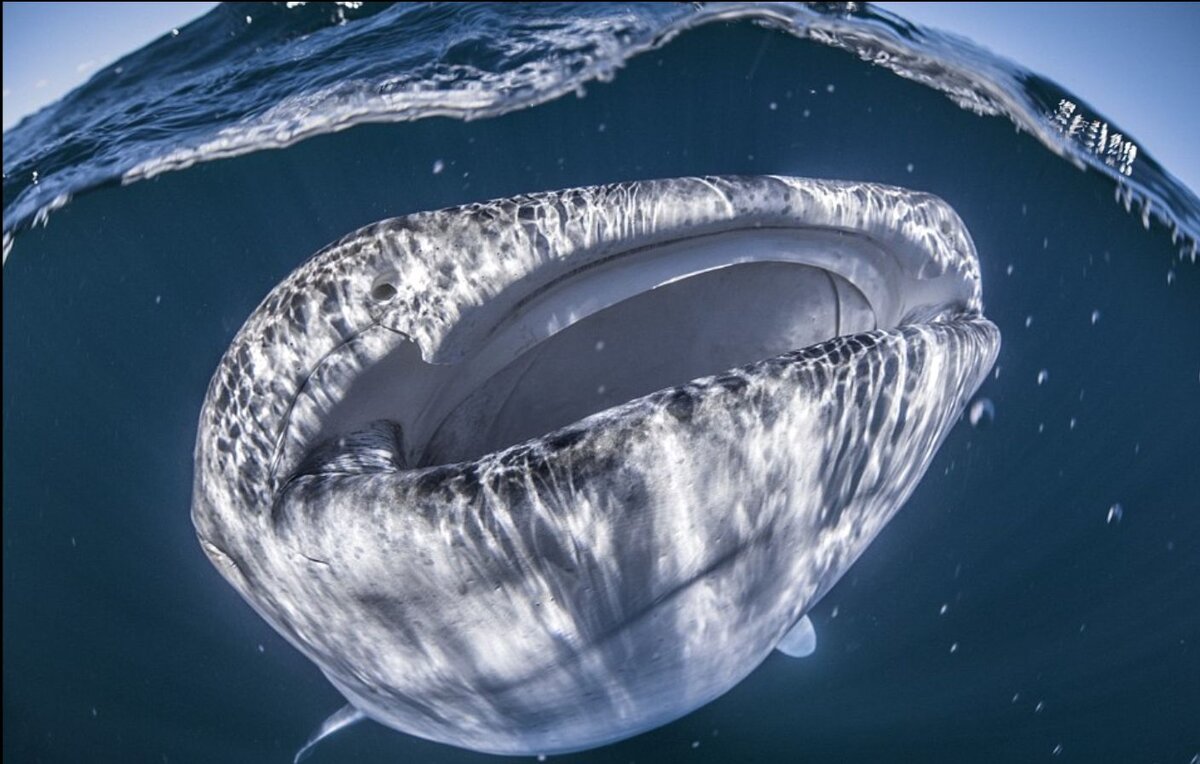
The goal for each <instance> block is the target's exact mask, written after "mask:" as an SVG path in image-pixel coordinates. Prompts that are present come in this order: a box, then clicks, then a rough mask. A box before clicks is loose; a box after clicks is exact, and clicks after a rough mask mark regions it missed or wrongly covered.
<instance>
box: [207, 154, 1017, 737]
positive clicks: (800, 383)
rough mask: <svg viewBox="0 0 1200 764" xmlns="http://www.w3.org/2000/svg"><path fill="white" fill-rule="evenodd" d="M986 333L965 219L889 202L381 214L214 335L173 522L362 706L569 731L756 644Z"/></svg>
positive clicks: (480, 728)
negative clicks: (228, 338)
mask: <svg viewBox="0 0 1200 764" xmlns="http://www.w3.org/2000/svg"><path fill="white" fill-rule="evenodd" d="M998 345H999V334H998V332H997V330H996V329H995V327H994V326H993V325H992V324H991V323H989V322H988V321H986V320H985V319H984V318H983V317H982V315H981V291H980V279H979V267H978V261H977V258H976V254H975V250H974V247H973V245H972V243H971V241H970V237H969V236H968V235H967V232H966V230H965V228H964V226H963V224H962V222H961V221H960V220H959V218H958V216H957V215H955V213H954V212H953V211H952V210H951V209H950V208H949V207H948V206H947V205H946V204H945V203H944V202H942V201H941V200H939V199H937V198H935V197H932V196H929V195H925V194H920V193H915V192H911V191H907V190H903V189H898V188H892V187H886V186H879V185H873V184H861V183H844V182H833V181H815V180H805V179H797V178H789V177H717V178H682V179H676V180H664V181H646V182H636V183H625V184H618V185H612V186H602V187H595V188H584V189H574V190H568V191H562V192H553V193H543V194H534V195H529V196H522V197H516V198H512V199H503V200H499V201H495V202H489V203H485V204H475V205H467V206H464V207H459V208H454V209H449V210H442V211H438V212H430V213H420V214H416V215H411V216H408V217H405V218H399V219H394V220H388V221H383V222H381V223H378V224H375V225H373V226H369V227H367V228H364V229H362V230H360V231H357V232H355V233H354V234H351V235H350V236H348V237H346V238H345V239H343V240H341V241H340V242H337V243H336V244H334V245H332V246H330V247H329V248H327V249H326V250H324V251H323V252H321V253H319V254H318V255H316V256H315V257H314V258H313V259H312V260H310V261H309V262H308V263H306V264H305V265H303V266H301V267H300V268H299V269H298V270H297V271H296V272H295V273H293V274H292V275H291V276H290V277H289V278H288V279H287V280H285V281H284V282H283V283H281V284H280V285H279V286H278V287H277V288H276V289H275V290H274V291H273V292H272V293H271V294H270V295H269V296H268V297H267V299H266V300H265V301H264V302H263V304H262V305H261V306H260V307H259V309H258V310H257V311H256V312H255V314H254V315H253V316H251V318H250V319H249V320H248V321H247V323H246V325H245V326H244V327H243V329H242V330H241V332H240V333H239V334H238V336H237V337H236V338H235V340H234V342H233V344H232V346H231V347H230V349H229V351H228V353H227V354H226V356H225V358H224V359H223V360H222V362H221V366H220V368H219V369H218V371H217V373H216V375H215V376H214V378H213V382H212V385H211V386H210V389H209V393H208V397H207V399H206V401H205V404H204V409H203V411H202V414H201V422H200V433H199V437H198V439H197V448H196V484H195V496H194V502H193V520H194V522H195V524H196V528H197V532H198V534H199V536H200V538H201V541H202V543H203V545H204V548H205V550H206V551H207V552H208V554H209V556H210V557H211V558H212V559H213V560H214V562H215V563H216V564H217V566H218V567H219V568H220V569H221V570H222V572H223V573H224V574H225V575H226V577H227V578H228V579H229V580H230V581H231V582H232V583H233V584H234V585H235V586H236V587H237V588H238V590H239V591H240V592H241V593H242V595H243V596H244V597H246V598H247V600H249V601H250V602H251V603H252V604H253V605H254V606H255V607H256V608H257V609H258V611H259V612H260V613H262V614H263V615H264V617H266V618H267V619H268V620H269V621H270V622H271V623H272V624H273V625H274V626H275V627H276V628H277V629H279V630H280V632H281V633H283V634H284V635H285V636H287V637H288V638H289V639H290V640H291V641H292V642H293V643H294V644H296V645H297V646H298V647H299V648H300V649H301V650H303V651H304V652H305V653H306V654H307V655H308V656H309V657H310V658H312V659H313V660H314V661H315V662H316V663H317V664H318V665H319V666H320V667H321V668H322V670H323V671H324V672H325V674H326V675H327V676H328V677H329V678H330V680H331V681H333V682H334V684H335V685H336V686H337V687H338V688H339V689H340V690H341V691H342V692H343V693H344V694H345V695H346V696H347V697H348V698H349V699H350V700H351V702H352V703H353V704H354V706H355V707H357V708H358V709H360V710H361V711H362V712H363V713H365V714H366V715H368V716H370V717H372V718H375V719H377V720H378V721H381V722H383V723H386V724H389V725H391V726H394V727H396V728H398V729H402V730H405V731H408V732H411V733H413V734H417V735H421V736H424V737H428V738H432V739H435V740H441V741H444V742H449V743H452V744H456V745H461V746H465V747H469V748H473V749H477V750H485V751H493V752H500V753H538V752H555V751H566V750H573V749H579V748H585V747H589V746H593V745H597V744H601V743H604V742H608V741H611V740H615V739H619V738H621V737H625V736H628V735H631V734H634V733H636V732H638V731H641V730H644V729H647V728H649V727H652V726H656V725H658V724H661V723H664V722H666V721H669V720H670V719H673V718H676V717H678V716H680V715H682V714H684V713H686V712H687V711H689V710H691V709H693V708H695V707H697V706H698V705H700V704H702V703H704V702H707V701H708V700H711V699H712V698H714V697H716V696H717V695H719V694H720V693H722V692H724V691H725V690H727V689H729V688H730V687H731V686H732V685H733V684H734V683H736V682H737V681H738V680H740V679H741V678H742V677H743V676H745V675H746V673H748V672H749V671H750V670H752V669H753V668H754V667H755V666H756V665H757V664H758V663H759V662H761V660H762V659H763V657H764V656H765V655H766V654H767V652H768V651H769V650H771V649H772V648H773V647H774V646H775V645H776V644H777V643H778V642H779V641H780V638H781V637H782V636H783V635H784V633H785V632H787V630H788V629H789V628H790V627H791V626H792V625H793V624H794V623H795V622H796V621H797V620H798V619H799V618H800V617H801V616H802V615H803V614H804V612H805V611H806V610H807V609H808V608H810V607H811V606H812V604H813V603H814V602H816V601H817V599H819V597H820V596H821V595H822V594H823V593H824V592H825V591H827V590H828V589H829V587H830V586H832V585H833V583H835V582H836V581H837V579H838V578H839V577H840V576H841V574H842V573H843V572H844V571H845V569H846V568H847V567H848V566H849V565H850V563H851V562H853V560H854V559H855V558H856V557H857V556H858V555H859V554H860V553H861V552H862V550H863V549H864V548H865V547H866V545H867V544H868V543H869V542H870V540H871V539H872V538H873V537H874V536H875V534H876V533H877V532H878V531H879V530H880V529H881V528H882V527H883V525H884V524H885V523H886V522H887V520H888V519H889V518H890V517H891V516H892V514H893V513H894V512H895V511H896V510H897V509H898V508H899V506H900V505H901V504H902V503H903V501H904V500H905V499H906V498H907V496H908V495H909V494H910V493H911V491H912V489H913V488H914V486H915V485H916V482H917V481H918V480H919V478H920V476H921V475H922V474H923V473H924V471H925V469H926V467H927V466H928V464H929V461H930V460H931V458H932V456H933V454H934V452H935V451H936V448H937V446H938V444H939V443H940V442H941V440H942V439H943V438H944V436H945V434H946V433H947V432H948V431H949V429H950V427H951V426H952V425H953V423H954V422H955V421H956V419H957V418H958V416H959V414H960V413H961V410H962V407H963V405H964V404H965V402H966V400H967V399H968V398H969V396H970V395H971V394H972V393H973V392H974V390H975V388H976V387H977V386H978V384H979V383H980V381H981V380H982V379H983V377H984V375H986V373H987V371H988V369H990V367H991V365H992V363H993V361H994V358H995V355H996V352H997V349H998Z"/></svg>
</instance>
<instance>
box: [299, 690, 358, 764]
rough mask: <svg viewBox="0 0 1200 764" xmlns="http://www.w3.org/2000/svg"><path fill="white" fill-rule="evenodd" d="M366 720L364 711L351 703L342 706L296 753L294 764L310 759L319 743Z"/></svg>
mask: <svg viewBox="0 0 1200 764" xmlns="http://www.w3.org/2000/svg"><path fill="white" fill-rule="evenodd" d="M366 718H367V715H366V714H364V713H363V712H362V711H359V710H358V709H357V708H355V707H354V706H352V705H350V704H349V703H347V704H346V705H344V706H342V707H341V708H339V709H338V710H337V711H334V712H333V713H332V714H331V715H330V716H329V718H328V719H326V720H325V721H324V722H322V723H321V726H320V727H318V728H317V731H316V732H314V733H313V734H312V737H310V738H309V739H308V742H306V743H305V744H304V747H303V748H301V749H300V750H299V751H296V758H294V759H292V764H299V762H301V761H303V760H304V759H306V758H308V755H309V754H310V753H312V750H313V748H314V747H316V745H317V743H319V742H321V741H322V740H324V739H325V738H327V737H329V736H330V735H332V734H333V733H335V732H337V731H338V730H341V729H344V728H346V727H349V726H350V725H351V724H354V723H355V722H360V721H362V720H363V719H366Z"/></svg>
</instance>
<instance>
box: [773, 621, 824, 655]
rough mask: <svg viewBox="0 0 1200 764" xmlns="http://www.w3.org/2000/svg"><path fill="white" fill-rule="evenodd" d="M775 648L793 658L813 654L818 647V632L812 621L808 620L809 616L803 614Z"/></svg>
mask: <svg viewBox="0 0 1200 764" xmlns="http://www.w3.org/2000/svg"><path fill="white" fill-rule="evenodd" d="M775 649H776V650H778V651H779V652H781V653H783V654H784V655H790V656H791V657H793V658H807V657H808V656H810V655H812V654H813V651H814V650H816V649H817V632H816V630H815V629H813V625H812V621H810V620H808V616H801V617H800V620H799V621H796V625H795V626H793V627H792V628H791V629H790V630H789V631H788V633H787V634H784V635H783V639H781V640H779V644H778V645H776V646H775Z"/></svg>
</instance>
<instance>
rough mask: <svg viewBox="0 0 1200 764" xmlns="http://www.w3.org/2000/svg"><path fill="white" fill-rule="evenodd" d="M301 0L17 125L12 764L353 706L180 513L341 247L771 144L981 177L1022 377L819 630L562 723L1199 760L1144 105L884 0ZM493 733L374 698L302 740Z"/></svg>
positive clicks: (966, 751)
mask: <svg viewBox="0 0 1200 764" xmlns="http://www.w3.org/2000/svg"><path fill="white" fill-rule="evenodd" d="M286 5H298V6H299V7H293V8H288V7H286ZM286 5H285V4H274V5H249V6H238V7H231V6H222V7H219V8H217V9H216V10H214V11H213V12H212V13H210V14H209V15H207V16H205V17H204V18H202V19H199V20H197V21H196V22H194V23H193V24H191V25H189V26H187V27H184V28H181V29H180V30H178V34H177V35H176V34H168V35H167V36H165V37H164V38H162V39H161V40H159V41H156V42H155V43H153V44H151V45H149V46H147V47H146V48H144V49H142V50H140V51H138V52H135V53H133V54H131V55H130V56H128V57H126V58H125V59H123V60H122V61H119V62H117V63H116V64H114V65H112V66H110V67H108V68H107V69H105V70H103V71H101V72H99V73H98V74H97V76H96V77H95V78H93V79H92V80H91V81H90V82H89V83H88V84H87V85H85V86H84V87H82V88H81V89H79V90H78V91H75V92H74V93H72V94H71V95H69V96H68V97H66V98H65V99H64V100H63V101H61V102H59V103H58V104H55V105H53V106H51V107H49V108H48V109H46V110H44V111H42V112H40V113H39V114H37V115H34V116H32V117H30V118H28V119H26V120H25V121H24V122H22V123H21V124H19V125H18V126H17V127H15V128H13V129H12V130H10V131H9V132H7V133H6V134H5V135H4V253H5V264H4V464H3V466H4V475H5V480H4V505H3V512H4V521H3V522H4V526H3V530H4V555H3V570H4V611H3V615H4V626H3V629H4V631H3V637H4V744H3V745H4V758H5V760H8V761H18V762H20V761H30V762H38V761H41V762H57V761H64V762H76V761H114V762H125V761H165V762H191V761H197V762H200V761H204V762H210V761H229V762H240V761H256V762H261V761H290V760H291V757H292V755H293V754H294V753H295V751H296V749H297V748H298V747H299V746H300V744H302V743H303V741H304V740H305V739H306V738H307V736H308V735H309V733H310V732H311V731H312V730H313V729H314V728H315V727H316V725H317V724H318V723H319V722H320V720H322V719H323V718H324V717H325V716H327V715H328V714H329V713H331V712H332V711H333V710H335V709H336V708H338V707H339V706H340V705H341V704H342V702H343V701H342V699H341V698H340V696H339V695H338V694H337V692H336V691H335V690H334V689H333V688H332V687H331V686H330V685H329V684H328V683H327V682H326V681H325V679H324V678H323V677H322V676H321V674H320V673H319V671H318V670H317V668H316V667H315V666H313V665H312V664H311V663H309V662H308V661H307V660H306V659H305V658H303V656H301V655H300V654H299V653H298V652H297V651H295V650H294V649H293V648H292V647H291V646H289V645H288V644H287V643H286V642H285V641H284V640H283V639H282V638H281V637H279V636H278V635H276V634H275V632H274V631H272V629H271V628H270V627H269V626H268V625H267V624H266V623H265V622H264V621H263V620H262V619H260V618H259V617H258V616H257V615H256V614H255V613H254V612H253V611H252V610H251V609H250V608H249V607H248V606H247V605H246V604H245V603H244V602H243V601H242V600H241V599H240V598H239V597H238V595H237V594H236V593H235V592H234V591H233V590H232V589H231V588H230V587H229V586H228V585H226V584H225V582H224V581H223V580H222V579H221V578H220V576H219V574H218V573H217V572H216V571H215V570H214V569H213V568H212V566H211V565H210V564H209V562H208V561H207V559H206V558H205V557H204V555H203V553H202V552H201V550H200V548H199V545H198V543H197V542H196V539H195V535H194V531H193V529H192V525H191V522H190V519H189V505H190V500H191V488H192V449H193V445H194V443H195V437H196V422H197V415H198V412H199V407H200V403H201V401H202V399H203V396H204V393H205V390H206V387H207V385H208V381H209V379H210V377H211V375H212V372H213V370H214V369H215V367H216V364H217V361H218V359H219V358H220V356H221V354H222V353H223V352H224V350H225V348H226V347H228V345H229V342H230V340H231V339H232V337H233V335H234V333H235V332H236V331H237V329H238V328H239V327H240V325H241V324H242V322H243V321H244V320H245V318H246V317H247V316H248V315H249V314H250V313H251V312H252V311H253V310H254V308H255V307H256V306H257V304H258V302H259V301H260V300H261V299H262V297H263V296H264V295H265V294H266V293H267V291H268V290H269V289H270V288H271V287H273V286H274V285H275V284H276V283H278V282H279V281H280V280H281V279H282V278H283V277H284V276H286V275H287V274H288V273H289V272H290V271H291V270H292V269H293V268H295V267H296V266H297V265H299V264H300V263H301V262H302V261H303V260H304V259H305V258H307V257H308V256H309V255H310V254H312V253H313V252H315V251H317V250H318V249H320V248H321V247H322V246H324V245H325V244H327V243H329V242H330V241H333V240H335V239H337V238H339V237H341V236H343V235H344V234H346V233H348V232H350V231H352V230H354V229H355V228H357V227H359V226H362V225H365V224H367V223H371V222H374V221H377V220H379V219H382V218H385V217H389V216H394V215H400V214H405V213H409V212H413V211H418V210H426V209H436V208H440V207H444V206H448V205H452V204H459V203H463V202H470V201H478V200H484V199H490V198H496V197H501V196H509V195H513V194H518V193H524V192H529V191H538V190H548V189H559V188H567V187H571V186H579V185H588V184H596V183H606V182H614V181H623V180H632V179H649V178H660V177H673V176H681V175H702V174H762V173H778V174H789V175H799V176H808V177H818V178H842V179H851V180H869V181H877V182H882V183H890V184H896V185H901V186H905V187H908V188H913V189H919V190H923V191H929V192H932V193H935V194H937V195H939V196H941V197H942V198H944V199H946V200H947V201H948V202H949V203H950V204H951V205H953V207H954V208H955V209H956V210H957V211H958V213H959V214H960V216H961V217H962V218H963V220H964V221H965V223H966V225H967V227H968V229H969V230H970V232H971V235H972V237H973V238H974V240H975V244H976V246H977V248H978V250H979V253H980V259H981V263H982V268H983V289H984V301H985V305H986V314H987V316H988V317H989V318H990V319H992V320H993V321H994V322H996V324H997V325H998V326H999V327H1000V329H1001V331H1002V333H1003V336H1004V344H1003V348H1002V350H1001V354H1000V358H999V360H998V362H997V367H996V370H995V373H994V374H993V377H992V378H990V379H989V380H988V381H987V382H986V383H985V384H984V385H983V387H982V388H981V389H980V391H979V393H978V395H977V403H976V405H973V406H972V407H971V409H970V413H969V414H968V415H967V416H965V417H964V419H963V421H962V422H960V423H959V425H958V426H957V427H956V429H955V430H954V431H953V432H952V433H951V435H950V437H949V438H948V439H947V441H946V442H945V444H944V445H943V446H942V448H941V450H940V452H939V453H938V455H937V457H936V459H935V461H934V463H933V466H932V467H931V468H930V470H929V473H928V474H927V475H926V477H925V479H924V480H923V481H922V483H921V485H920V487H919V488H918V489H917V491H916V493H915V494H914V495H913V497H912V498H911V499H910V500H909V502H908V504H907V505H906V507H905V508H904V509H903V510H902V511H901V512H900V513H899V515H898V516H897V517H896V518H895V519H894V520H893V521H892V522H891V524H890V525H889V526H888V527H887V528H886V529H885V531H884V532H883V533H882V534H881V535H880V536H879V538H878V539H877V540H876V541H875V542H874V544H873V545H872V546H871V547H870V549H869V550H868V551H867V553H866V554H865V555H864V556H863V557H862V558H861V559H860V560H859V561H858V562H857V563H856V564H855V566H854V567H853V568H852V569H851V570H850V572H849V573H848V574H847V575H846V576H845V578H844V579H843V580H842V581H841V582H840V583H839V584H838V585H837V586H836V587H835V588H834V589H833V590H832V591H831V592H830V593H829V594H828V595H827V596H826V597H825V598H824V600H823V601H822V602H821V603H820V604H819V605H818V606H817V607H816V608H815V610H814V611H813V613H812V620H813V622H814V624H815V626H816V630H817V633H818V648H817V652H816V653H815V654H814V655H813V656H812V657H810V658H807V659H799V660H798V659H790V658H786V657H784V656H782V655H772V656H771V657H770V658H768V659H767V661H766V662H765V663H764V664H763V665H762V666H761V667H760V668H759V669H758V670H757V671H756V672H755V673H754V674H752V675H751V676H750V677H749V678H748V679H747V680H746V681H744V682H742V683H741V684H740V685H738V686H737V687H735V688H734V689H733V690H731V691H730V692H729V693H728V694H726V695H725V696H723V697H721V698H720V699H718V700H717V701H715V702H713V703H711V704H709V705H708V706H705V707H703V708H701V709H699V710H697V711H696V712H694V713H692V714H690V715H689V716H687V717H684V718H683V719H680V720H678V721H676V722H674V723H672V724H669V725H667V726H665V727H662V728H660V729H657V730H654V731H652V732H649V733H646V734H643V735H640V736H638V737H635V738H633V739H630V740H627V741H624V742H621V743H617V744H615V745H611V746H607V747H604V748H599V749H596V750H592V751H587V752H583V753H579V754H573V755H570V756H562V757H552V758H553V759H555V760H557V759H564V760H567V759H569V760H573V761H578V762H628V761H638V762H654V761H677V760H678V761H684V760H686V761H697V762H701V761H714V762H727V761H760V762H768V761H770V762H773V761H780V762H782V761H789V762H790V761H811V762H824V761H828V762H844V761H878V760H902V761H907V760H915V761H954V762H958V761H997V762H1010V761H1039V760H1063V761H1089V762H1093V761H1120V762H1164V763H1166V762H1180V763H1184V762H1192V761H1194V760H1195V757H1196V756H1197V755H1200V721H1198V720H1200V645H1198V642H1200V473H1198V472H1197V470H1196V469H1195V467H1194V465H1193V462H1194V457H1193V452H1194V450H1195V448H1196V444H1197V432H1200V406H1198V405H1197V403H1196V396H1197V393H1200V300H1198V297H1200V269H1198V268H1197V265H1196V262H1195V259H1196V252H1197V247H1196V242H1197V240H1198V239H1200V202H1198V201H1197V199H1196V196H1195V194H1194V193H1192V192H1191V191H1189V190H1188V189H1186V188H1184V187H1182V186H1181V185H1180V184H1178V183H1177V182H1176V181H1174V180H1173V179H1172V178H1171V176H1170V174H1169V170H1170V168H1161V167H1159V166H1158V165H1157V164H1156V163H1155V162H1154V160H1153V158H1152V157H1151V156H1149V155H1148V154H1147V153H1146V152H1144V151H1140V150H1138V149H1137V148H1136V147H1137V138H1136V136H1129V135H1124V134H1121V131H1120V128H1119V122H1120V115H1102V114H1100V113H1098V112H1097V110H1096V109H1095V108H1094V107H1092V106H1091V105H1089V104H1088V103H1087V102H1086V100H1084V98H1081V97H1079V96H1077V95H1075V94H1070V93H1066V92H1064V91H1062V90H1061V89H1060V88H1058V87H1057V86H1055V85H1054V84H1053V83H1051V82H1048V81H1046V80H1044V79H1042V78H1040V77H1037V76H1036V75H1034V74H1031V73H1029V72H1026V71H1023V70H1021V69H1020V68H1019V67H1017V66H1016V65H1013V64H1011V63H1009V62H1004V61H1001V60H997V59H994V58H992V57H990V56H989V55H988V54H986V53H984V52H982V51H979V50H977V49H973V48H971V47H970V46H969V45H967V44H965V43H963V42H961V41H957V40H953V39H949V38H944V37H941V36H939V35H937V34H935V33H932V32H928V31H926V30H922V29H919V28H916V27H913V26H912V25H909V24H907V23H906V22H904V21H903V20H901V19H898V18H896V17H892V16H887V15H884V14H880V13H878V12H876V11H874V10H872V9H871V8H870V7H867V6H860V5H858V4H849V5H842V4H823V5H820V6H815V7H798V6H793V5H791V4H782V3H770V4H760V5H754V6H749V5H725V6H703V7H696V6H691V5H678V6H625V5H617V4H593V5H587V6H571V5H553V4H548V5H538V6H518V7H516V8H512V7H508V6H505V7H499V6H466V7H464V6H453V7H452V6H435V7H429V6H419V5H417V6H393V7H386V8H385V7H374V6H370V5H368V6H364V7H361V8H354V7H347V6H352V5H354V4H341V5H337V6H331V5H327V4H310V5H299V4H286ZM1082 95H1083V96H1086V95H1087V94H1082ZM972 420H974V421H972ZM492 758H493V757H489V756H484V755H481V754H475V753H471V752H467V751H462V750H458V749H455V748H451V747H447V746H443V745H439V744H435V743H430V742H426V741H423V740H419V739H416V738H412V737H408V736H405V735H402V734H400V733H397V732H394V731H391V730H388V729H385V728H383V727H381V726H378V725H375V724H372V723H365V724H361V725H358V726H356V727H354V728H351V729H349V730H347V731H345V732H343V733H340V734H339V735H338V736H336V737H334V738H331V739H330V740H328V741H325V742H324V743H322V744H321V746H320V747H319V748H318V749H317V750H316V751H315V753H314V754H313V759H312V761H316V762H322V761H331V762H332V761H379V762H383V761H439V762H452V761H460V762H465V761H480V762H481V761H484V760H489V759H492Z"/></svg>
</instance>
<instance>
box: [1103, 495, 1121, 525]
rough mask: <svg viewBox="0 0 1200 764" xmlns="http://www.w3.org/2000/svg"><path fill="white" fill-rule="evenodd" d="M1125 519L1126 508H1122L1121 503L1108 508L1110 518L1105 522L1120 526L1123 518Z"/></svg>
mask: <svg viewBox="0 0 1200 764" xmlns="http://www.w3.org/2000/svg"><path fill="white" fill-rule="evenodd" d="M1123 517H1125V508H1124V507H1122V506H1121V502H1119V501H1118V502H1117V503H1116V504H1113V505H1112V506H1111V507H1109V508H1108V518H1107V519H1106V520H1105V522H1106V523H1108V524H1109V525H1114V524H1118V523H1120V522H1121V518H1123Z"/></svg>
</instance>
